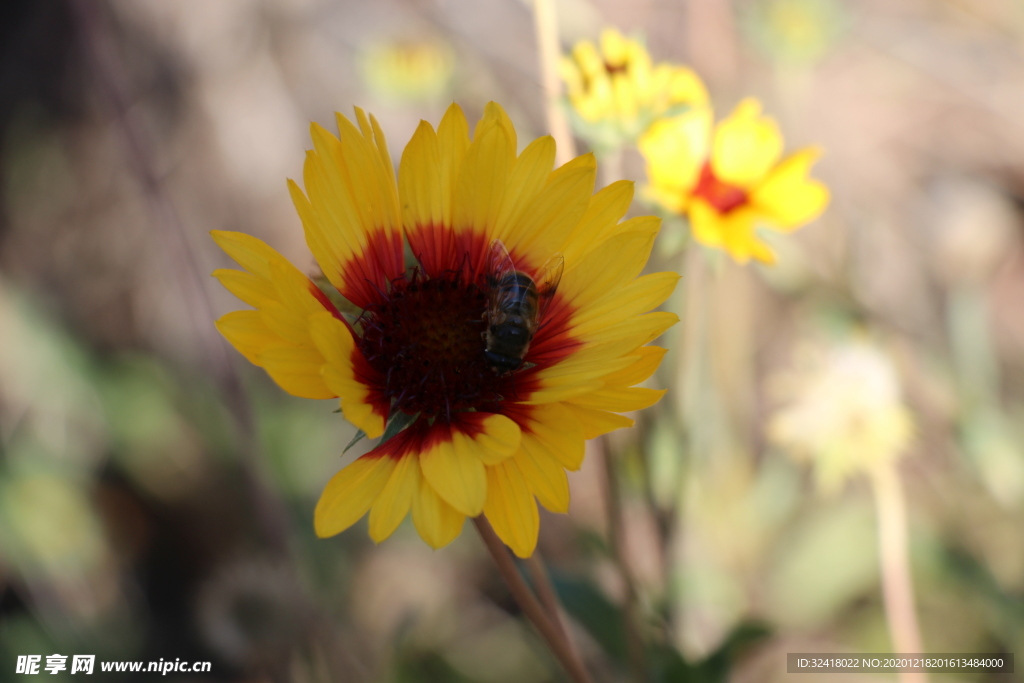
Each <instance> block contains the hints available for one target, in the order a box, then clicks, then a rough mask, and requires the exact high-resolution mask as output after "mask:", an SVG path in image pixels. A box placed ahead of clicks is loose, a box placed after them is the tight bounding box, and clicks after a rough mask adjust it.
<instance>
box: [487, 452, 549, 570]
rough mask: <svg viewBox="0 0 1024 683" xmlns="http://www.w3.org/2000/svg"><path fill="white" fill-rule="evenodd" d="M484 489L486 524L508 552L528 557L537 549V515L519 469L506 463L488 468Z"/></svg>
mask: <svg viewBox="0 0 1024 683" xmlns="http://www.w3.org/2000/svg"><path fill="white" fill-rule="evenodd" d="M487 489H488V495H487V504H486V505H485V507H484V514H485V515H486V516H487V521H488V522H490V523H491V526H492V527H494V532H495V533H496V534H498V538H500V539H501V540H502V541H504V542H505V545H507V546H508V547H509V548H511V549H512V552H514V553H515V554H516V555H518V556H519V557H529V556H530V555H532V554H533V549H534V548H536V547H537V534H538V533H539V531H540V515H539V514H538V512H537V503H536V501H534V499H533V494H532V493H530V487H529V486H527V484H526V479H525V478H524V477H523V474H522V472H521V471H520V470H519V466H518V465H516V463H515V462H514V461H511V460H507V461H505V462H503V463H501V464H500V465H494V466H492V467H488V468H487Z"/></svg>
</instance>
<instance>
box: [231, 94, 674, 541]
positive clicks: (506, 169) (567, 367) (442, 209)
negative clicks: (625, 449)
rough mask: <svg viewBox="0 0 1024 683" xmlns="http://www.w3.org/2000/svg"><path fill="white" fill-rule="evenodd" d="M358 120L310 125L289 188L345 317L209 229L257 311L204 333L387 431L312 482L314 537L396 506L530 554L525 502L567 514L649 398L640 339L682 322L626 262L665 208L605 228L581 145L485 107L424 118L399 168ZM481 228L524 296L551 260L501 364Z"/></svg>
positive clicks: (614, 202)
mask: <svg viewBox="0 0 1024 683" xmlns="http://www.w3.org/2000/svg"><path fill="white" fill-rule="evenodd" d="M356 119H357V124H358V125H355V124H353V123H352V122H350V121H349V120H348V119H346V118H345V117H343V116H341V115H339V116H338V117H337V120H338V128H339V131H340V136H339V137H335V136H334V135H332V134H331V133H329V132H328V131H326V130H325V129H323V128H322V127H320V126H319V125H316V124H314V125H313V126H312V138H313V150H312V151H310V152H308V153H307V156H306V164H305V169H304V181H305V193H304V192H303V191H302V190H301V189H300V188H299V186H298V185H296V184H295V183H294V182H290V183H289V188H290V190H291V195H292V199H293V201H294V203H295V206H296V208H297V209H298V213H299V216H300V217H301V219H302V226H303V229H304V230H305V235H306V243H307V244H308V245H309V248H310V250H311V251H312V252H313V256H314V257H315V258H316V261H317V263H318V264H319V266H320V268H321V269H322V270H323V273H324V275H325V276H326V278H327V280H328V281H329V282H330V284H331V286H332V287H333V288H335V289H336V290H337V292H338V293H340V295H341V296H343V297H344V298H345V299H346V300H347V302H348V304H350V306H346V308H351V309H352V310H355V311H360V313H359V314H358V316H351V317H346V316H345V315H343V314H342V313H341V312H340V311H339V308H338V307H336V306H335V305H334V304H333V303H332V301H331V299H330V298H328V297H327V296H326V295H325V293H324V292H323V291H322V290H321V289H319V288H318V287H317V286H316V285H315V284H314V283H313V282H312V281H311V280H310V279H309V278H308V277H306V276H305V275H304V274H303V273H302V272H300V271H299V270H298V269H297V268H295V267H294V266H292V265H291V264H289V263H288V262H287V261H286V260H285V259H284V258H283V257H281V256H280V255H279V254H278V253H277V252H275V251H274V250H273V249H272V248H270V247H269V246H267V245H266V244H264V243H263V242H261V241H260V240H258V239H256V238H254V237H250V236H248V235H244V234H240V233H231V232H215V233H213V236H214V239H215V240H216V241H217V243H218V244H219V245H220V246H221V247H222V248H223V249H224V250H225V251H226V252H228V254H229V255H231V257H232V258H234V259H235V260H236V261H238V263H239V264H240V265H241V266H242V267H243V268H244V269H245V272H242V271H235V270H219V271H216V272H215V273H214V275H215V276H216V277H218V278H219V279H220V281H221V282H222V283H223V284H224V285H225V286H226V287H227V288H228V289H229V290H230V291H231V292H233V293H234V294H235V295H236V296H238V297H239V298H240V299H242V300H243V301H245V302H246V303H248V304H249V305H251V306H253V307H254V308H255V309H256V310H250V311H236V312H234V313H228V314H227V315H225V316H224V317H223V318H221V319H220V320H219V321H218V322H217V326H218V329H220V331H221V333H222V334H224V336H225V337H226V338H227V339H228V340H229V341H230V342H231V343H232V344H233V345H234V346H235V348H237V349H238V350H239V351H240V352H241V353H242V354H244V355H245V357H246V358H248V359H249V360H250V361H252V362H253V363H255V364H256V365H258V366H260V367H262V368H264V369H265V370H266V371H267V373H268V374H270V376H271V377H272V378H273V379H274V380H276V381H277V383H278V384H279V385H280V386H281V387H282V388H283V389H285V390H286V391H288V392H289V393H292V394H295V395H297V396H303V397H307V398H334V397H337V398H339V399H340V403H341V410H342V411H343V412H344V414H345V417H346V418H347V419H348V420H349V421H350V422H352V423H353V424H354V425H356V426H357V427H359V428H360V429H361V430H363V431H364V432H365V433H366V434H367V436H369V437H370V438H376V437H379V436H381V435H382V434H385V430H386V429H387V432H388V433H387V434H385V437H386V438H385V439H383V440H382V442H381V443H379V444H378V445H377V446H376V447H375V448H374V449H373V450H371V451H370V452H369V453H367V454H365V455H363V456H361V457H360V458H358V459H357V460H356V461H355V462H353V463H352V464H350V465H348V466H347V467H345V468H343V469H342V470H341V471H340V472H338V474H337V475H335V476H334V478H333V479H332V480H331V481H330V483H329V484H328V485H327V488H326V489H325V490H324V492H323V495H322V496H321V498H320V502H319V503H318V505H317V508H316V515H315V526H316V532H317V534H319V535H320V536H331V535H334V534H337V533H339V532H341V531H343V530H344V529H346V528H348V527H349V526H351V525H352V524H354V523H355V522H356V521H357V520H359V519H360V518H361V517H362V516H363V515H364V514H366V512H367V511H369V513H370V522H369V531H370V536H371V537H372V538H373V539H374V541H377V542H379V541H381V540H383V539H384V538H386V537H388V536H389V535H390V534H391V533H392V532H393V531H394V530H395V528H396V527H397V526H398V525H399V523H400V522H401V521H402V519H403V518H405V516H406V515H407V514H408V513H410V512H411V514H412V519H413V523H414V524H415V526H416V529H417V530H418V531H419V534H420V536H422V537H423V539H424V540H425V541H426V542H427V543H428V544H430V545H431V546H433V547H435V548H438V547H441V546H443V545H445V544H447V543H449V542H450V541H451V540H452V539H454V538H455V537H456V536H458V534H459V532H460V530H461V528H462V524H463V521H464V519H465V518H466V517H467V516H470V517H472V516H476V515H480V514H485V515H486V516H487V519H488V520H489V521H490V523H491V525H492V526H493V527H494V529H495V531H496V532H497V533H498V535H499V536H500V537H501V539H502V540H503V541H504V542H505V543H506V544H508V545H509V546H510V547H511V548H512V550H513V551H515V553H516V554H518V555H520V556H523V557H525V556H528V555H529V554H530V553H532V552H533V549H534V547H535V545H536V542H537V533H538V526H539V518H538V511H537V504H536V501H540V503H541V504H542V505H544V506H545V507H546V508H548V509H549V510H552V511H556V512H565V511H566V510H567V508H568V505H569V489H568V483H567V479H566V474H565V470H567V469H569V470H574V469H576V468H578V467H579V466H580V464H581V461H582V459H583V447H584V440H585V439H589V438H593V437H595V436H598V435H600V434H603V433H606V432H609V431H611V430H614V429H617V428H619V427H626V426H630V425H631V424H632V420H630V419H628V418H627V417H624V416H622V415H618V414H617V413H620V412H626V411H632V410H638V409H641V408H645V407H647V406H649V405H651V404H653V403H654V402H656V401H657V400H658V398H659V397H660V396H661V394H662V393H663V392H661V391H656V390H653V389H647V388H642V387H636V386H634V385H636V384H638V383H640V382H643V381H644V380H645V379H647V378H648V377H649V376H650V375H651V374H652V373H653V372H654V370H655V369H656V367H657V365H658V363H659V362H660V360H661V357H662V355H663V354H664V349H661V348H657V347H652V346H646V344H647V343H648V342H650V341H652V340H653V339H655V338H656V337H658V336H659V335H660V334H661V333H662V332H664V331H665V330H666V329H667V328H668V327H669V326H671V325H672V324H673V323H675V322H676V320H677V318H676V316H675V315H674V314H672V313H665V312H648V311H650V310H651V309H653V308H655V307H656V306H658V305H659V304H661V303H662V302H663V301H664V300H665V299H666V298H667V297H668V296H669V294H670V293H671V291H672V289H673V288H674V286H675V283H676V280H677V279H678V276H677V275H676V274H674V273H654V274H649V275H644V276H639V275H640V272H641V270H642V269H643V267H644V264H645V263H646V262H647V258H648V255H649V252H650V249H651V247H652V244H653V242H654V238H655V234H656V233H657V231H658V228H659V225H660V222H659V220H658V219H657V218H654V217H650V216H645V217H639V218H632V219H630V220H627V221H624V222H621V223H620V222H619V221H620V219H621V218H622V216H623V214H624V213H625V211H626V209H627V207H628V206H629V204H630V202H631V201H632V194H633V188H632V183H630V182H626V181H621V182H617V183H613V184H612V185H610V186H608V187H606V188H604V189H603V190H601V191H600V192H598V193H596V194H593V189H594V178H595V174H596V164H595V161H594V157H593V155H590V154H587V155H584V156H581V157H577V158H576V159H574V160H572V161H570V162H569V163H567V164H565V165H564V166H561V167H560V168H557V169H554V170H552V169H553V165H554V158H555V144H554V141H553V140H552V139H551V138H550V137H542V138H540V139H538V140H535V141H533V142H532V143H531V144H529V145H527V146H526V148H525V149H524V150H523V151H522V153H520V154H518V155H517V154H516V150H517V143H516V132H515V129H514V128H513V127H512V123H511V122H510V121H509V119H508V116H507V115H506V114H505V112H504V111H503V110H502V109H501V107H499V106H498V105H496V104H493V103H491V104H489V105H488V106H487V108H486V112H485V114H484V117H483V119H482V120H481V121H480V122H479V123H478V124H477V126H476V129H475V131H474V134H473V136H472V137H470V135H469V129H468V125H467V123H466V119H465V117H464V116H463V114H462V110H461V109H459V107H458V106H456V105H452V106H451V107H450V108H449V109H448V112H447V113H446V114H445V116H444V118H443V119H442V120H441V123H440V125H439V126H438V129H437V130H436V131H435V130H434V128H433V127H431V125H430V124H429V123H427V122H425V121H424V122H421V123H420V126H419V128H418V129H417V130H416V133H415V134H414V135H413V138H412V140H411V141H410V142H409V144H408V146H407V147H406V148H405V152H404V153H403V154H402V159H401V163H400V166H399V170H398V177H397V179H396V177H395V173H394V170H393V167H392V163H391V158H390V156H389V153H388V149H387V145H386V143H385V140H384V135H383V133H382V132H381V130H380V127H379V126H378V124H377V122H376V121H375V120H374V119H373V118H367V116H366V115H365V114H364V113H363V112H362V110H359V109H356ZM496 240H500V242H501V244H502V245H504V248H505V249H506V250H507V251H508V254H509V258H510V259H511V261H512V262H513V263H514V266H515V271H513V273H512V279H513V280H514V281H515V282H516V283H518V284H517V285H516V287H517V288H518V289H517V290H516V291H518V292H519V294H520V295H521V296H522V298H526V297H527V296H529V292H530V291H531V288H530V287H528V283H530V282H532V281H533V279H534V278H539V277H540V270H541V269H542V268H543V266H544V264H546V263H547V262H548V261H550V260H551V259H552V258H553V257H555V258H557V256H558V255H561V258H560V261H561V263H562V264H564V268H563V271H562V272H563V275H562V277H561V282H560V284H559V286H558V288H557V290H556V291H555V293H554V294H553V296H551V297H550V299H549V300H548V303H547V305H546V307H544V306H542V308H544V311H543V314H542V316H541V317H540V318H539V319H538V321H537V322H538V326H537V327H536V329H535V334H534V335H533V337H532V343H530V344H529V346H528V350H527V351H526V352H525V354H524V356H523V363H522V365H521V366H519V367H518V368H516V369H513V370H512V371H507V370H508V368H495V367H494V366H493V365H492V363H491V362H490V361H489V360H488V356H486V355H485V352H486V351H488V349H487V347H486V346H485V345H486V344H487V343H488V342H487V341H485V338H484V335H485V334H486V333H487V332H488V324H489V323H488V322H485V317H484V316H485V314H487V312H488V307H489V306H490V305H491V304H490V303H489V302H490V300H491V298H492V295H493V294H494V289H495V279H494V277H493V275H492V274H491V265H490V263H491V261H492V259H491V257H490V254H491V252H492V248H493V246H494V244H495V241H496ZM508 287H509V285H508V283H506V288H508ZM402 425H408V426H407V427H406V428H405V429H404V430H402V431H398V432H397V433H396V434H394V435H392V434H391V432H393V431H395V426H402ZM387 437H390V438H387Z"/></svg>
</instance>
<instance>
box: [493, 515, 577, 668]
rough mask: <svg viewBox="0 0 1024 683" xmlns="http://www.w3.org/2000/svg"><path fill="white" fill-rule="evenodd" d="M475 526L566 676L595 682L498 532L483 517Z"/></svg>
mask: <svg viewBox="0 0 1024 683" xmlns="http://www.w3.org/2000/svg"><path fill="white" fill-rule="evenodd" d="M473 524H474V525H476V530H477V531H478V532H479V533H480V538H482V539H483V541H484V545H485V546H487V550H488V551H489V552H490V553H491V557H492V558H494V564H496V565H497V566H498V573H500V574H501V578H503V579H504V580H505V584H506V585H507V586H508V589H509V591H511V593H512V597H514V598H515V599H516V602H517V603H519V607H520V609H522V610H523V614H525V615H526V617H527V618H528V619H529V620H530V621H531V622H532V623H533V626H534V628H536V629H537V631H538V633H540V635H541V637H542V638H543V639H544V641H545V642H546V643H547V646H548V648H549V649H550V650H551V653H552V654H553V655H555V658H556V659H558V661H559V663H560V664H561V665H562V667H563V668H564V669H565V671H566V673H568V674H569V676H570V677H571V678H572V680H573V681H575V683H592V681H591V679H590V674H588V673H587V670H586V669H585V668H584V667H583V662H581V661H580V659H579V658H578V657H577V656H576V653H574V652H573V651H572V648H570V647H569V642H568V640H566V639H565V638H564V637H563V635H562V634H561V632H560V631H559V629H558V627H556V626H555V625H554V624H553V623H552V621H551V619H549V618H548V616H547V615H546V614H545V613H544V608H543V607H541V605H540V603H539V602H538V601H537V598H536V597H535V596H534V595H533V593H532V592H531V591H530V588H529V586H527V585H526V581H524V580H523V577H522V576H521V575H520V574H519V570H518V569H516V565H515V562H513V561H512V557H511V556H510V555H509V554H508V550H506V549H505V544H504V543H502V542H501V539H500V538H498V535H497V534H496V533H494V529H492V528H491V525H490V524H489V523H488V522H487V520H486V519H484V516H483V515H480V516H479V517H474V518H473Z"/></svg>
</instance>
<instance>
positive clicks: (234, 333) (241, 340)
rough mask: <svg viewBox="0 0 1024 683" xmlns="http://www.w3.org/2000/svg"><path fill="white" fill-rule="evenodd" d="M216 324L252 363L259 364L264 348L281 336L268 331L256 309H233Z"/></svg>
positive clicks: (278, 342)
mask: <svg viewBox="0 0 1024 683" xmlns="http://www.w3.org/2000/svg"><path fill="white" fill-rule="evenodd" d="M216 324H217V329H218V330H219V331H220V333H221V334H222V335H224V338H225V339H227V340H228V341H229V342H231V345H232V346H234V347H235V348H236V349H238V352H239V353H241V354H242V355H243V356H245V357H246V359H248V361H249V362H250V363H252V364H253V365H259V364H260V361H259V355H260V353H262V351H263V350H264V349H266V348H267V347H269V346H273V345H275V344H280V343H281V338H280V337H278V336H277V335H276V334H274V333H272V332H271V331H270V328H268V327H267V324H266V323H264V322H263V319H262V318H261V317H260V314H259V312H258V311H234V312H232V313H228V314H226V315H224V316H223V317H221V318H220V320H218V321H217V323H216Z"/></svg>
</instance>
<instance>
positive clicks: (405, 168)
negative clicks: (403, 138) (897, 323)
mask: <svg viewBox="0 0 1024 683" xmlns="http://www.w3.org/2000/svg"><path fill="white" fill-rule="evenodd" d="M398 191H399V196H400V197H401V204H402V223H403V225H404V226H405V229H406V232H407V233H408V232H411V231H413V230H414V229H415V227H416V226H424V227H425V226H429V225H442V224H443V221H444V211H443V208H442V199H443V197H442V188H441V148H440V145H439V144H438V142H437V135H436V134H435V133H434V129H433V128H432V127H431V125H430V124H429V123H427V122H426V121H420V125H419V127H418V128H417V129H416V132H415V133H414V134H413V136H412V140H410V141H409V144H408V145H406V146H405V151H404V152H403V153H402V161H401V165H400V166H399V169H398Z"/></svg>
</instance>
